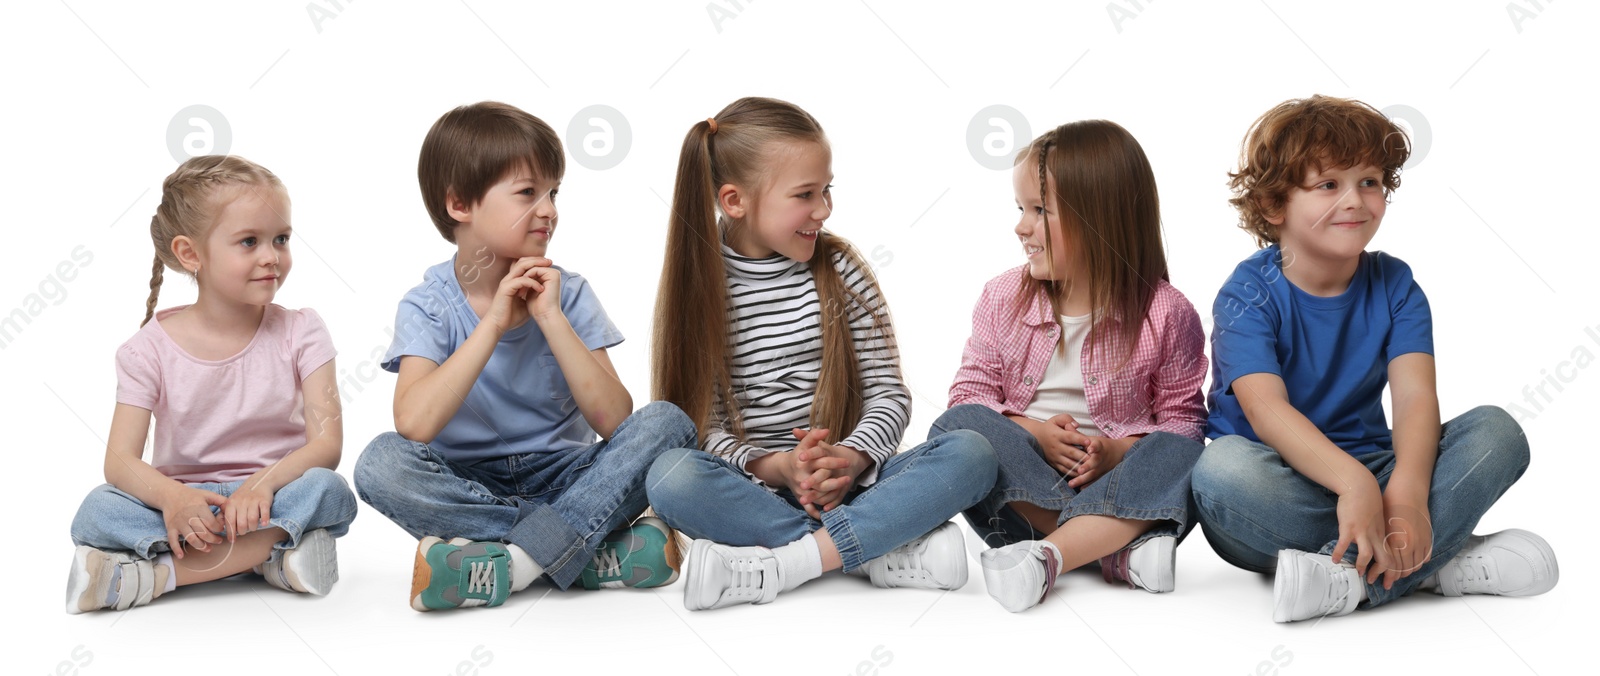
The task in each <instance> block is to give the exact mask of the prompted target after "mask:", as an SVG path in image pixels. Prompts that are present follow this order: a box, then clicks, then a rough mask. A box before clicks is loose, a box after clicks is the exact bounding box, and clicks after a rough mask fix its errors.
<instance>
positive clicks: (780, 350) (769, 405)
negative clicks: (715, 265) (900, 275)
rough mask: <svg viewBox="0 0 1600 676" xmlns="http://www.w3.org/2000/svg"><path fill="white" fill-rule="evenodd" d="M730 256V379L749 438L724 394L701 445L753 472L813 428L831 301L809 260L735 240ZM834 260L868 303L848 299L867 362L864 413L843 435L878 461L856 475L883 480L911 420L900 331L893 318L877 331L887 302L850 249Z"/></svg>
mask: <svg viewBox="0 0 1600 676" xmlns="http://www.w3.org/2000/svg"><path fill="white" fill-rule="evenodd" d="M722 255H723V262H724V264H725V268H726V270H727V280H728V296H729V301H730V305H729V308H728V332H729V337H730V338H731V340H730V345H731V347H732V361H733V371H732V373H731V376H732V381H733V392H734V397H735V399H736V400H737V404H738V407H739V413H740V416H741V418H742V422H743V424H744V438H743V439H741V438H739V437H735V436H733V435H732V434H730V433H729V432H728V431H727V429H726V427H728V425H727V424H726V420H727V416H726V412H725V411H724V410H723V407H722V406H721V402H720V400H719V401H718V402H717V403H716V404H714V406H715V408H716V410H715V411H714V412H713V421H714V423H713V427H712V428H711V429H710V430H708V431H707V434H706V440H705V444H704V445H703V447H702V448H703V449H704V450H705V451H707V452H709V453H712V454H714V455H718V456H721V457H724V458H727V459H728V460H729V461H730V462H732V463H733V464H734V465H736V466H738V467H739V468H740V469H744V468H745V463H748V462H749V461H751V460H754V459H756V458H759V457H761V456H763V455H766V454H768V453H772V452H777V451H788V450H792V449H793V448H794V447H795V444H796V440H795V438H794V434H793V433H792V430H793V429H794V428H797V427H798V428H802V429H804V428H808V427H810V422H809V419H810V413H811V402H812V399H813V397H814V396H815V395H816V390H817V379H818V377H819V376H820V374H821V372H822V312H823V311H824V308H822V307H821V303H820V302H819V301H818V298H817V285H816V281H815V280H814V279H813V278H812V275H811V270H810V268H809V267H808V266H807V264H806V263H802V262H800V261H796V260H793V259H790V258H786V257H784V256H783V255H782V254H773V255H771V256H768V257H766V258H759V259H757V258H745V257H743V256H740V255H738V254H737V253H735V252H734V251H733V250H732V249H730V248H728V246H727V245H723V247H722ZM833 265H834V269H836V270H838V271H839V274H840V275H842V276H843V279H844V283H845V286H847V287H849V288H850V289H852V290H853V291H855V293H856V294H858V295H859V296H860V297H861V299H862V302H863V303H864V304H865V307H864V306H863V305H862V303H856V302H854V301H848V300H846V301H843V302H847V304H848V312H849V317H850V319H849V321H850V333H851V336H852V338H853V339H854V342H855V352H856V355H857V359H858V360H859V361H858V366H857V370H858V371H859V375H860V380H861V392H862V414H861V422H860V423H859V424H857V425H856V428H855V429H854V430H852V431H851V432H850V434H849V435H848V436H845V437H844V438H843V439H842V440H841V441H839V443H840V444H841V445H844V446H849V447H851V448H854V449H856V450H859V451H862V452H864V453H866V454H867V455H868V456H869V457H871V458H872V460H873V465H872V468H871V469H869V470H868V471H867V472H866V473H865V474H863V475H862V476H861V477H860V478H859V479H858V480H857V484H858V485H863V486H865V485H869V484H871V483H872V482H873V481H875V480H876V479H877V475H878V468H879V467H882V466H883V463H884V462H885V461H887V460H888V459H889V457H890V456H892V455H894V453H895V451H896V449H897V448H898V447H899V445H900V438H901V437H902V436H903V435H904V434H905V430H906V426H907V425H908V424H910V422H911V395H910V392H909V391H908V390H907V389H906V386H905V383H904V382H902V381H901V379H900V373H899V369H898V368H897V366H898V365H897V364H896V363H895V360H896V357H895V355H894V354H893V352H892V351H891V350H890V349H889V346H888V342H887V340H886V339H885V337H886V336H892V335H893V333H894V328H893V327H892V326H891V325H889V323H888V321H887V317H885V321H884V322H883V327H882V329H881V330H882V334H880V333H879V332H877V331H875V330H874V329H873V322H872V315H873V310H876V309H877V308H878V307H879V306H880V304H881V303H883V298H882V296H881V295H880V294H879V292H878V289H877V288H876V286H875V285H873V284H872V283H871V282H870V281H869V280H868V278H867V276H866V274H865V271H863V270H861V269H860V268H858V267H857V266H855V265H854V264H853V263H851V262H850V261H849V259H848V258H847V257H845V256H844V255H843V254H838V255H836V256H835V257H834V259H833ZM745 473H746V474H749V470H745ZM751 479H753V480H755V476H754V475H751ZM756 481H757V482H758V483H760V481H759V480H756Z"/></svg>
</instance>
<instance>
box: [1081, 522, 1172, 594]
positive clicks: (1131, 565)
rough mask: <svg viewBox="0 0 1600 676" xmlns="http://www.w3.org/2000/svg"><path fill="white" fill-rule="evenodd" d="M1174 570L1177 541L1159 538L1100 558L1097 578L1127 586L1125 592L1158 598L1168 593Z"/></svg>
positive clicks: (1166, 537) (1167, 536)
mask: <svg viewBox="0 0 1600 676" xmlns="http://www.w3.org/2000/svg"><path fill="white" fill-rule="evenodd" d="M1177 566H1178V538H1177V537H1175V536H1172V535H1161V536H1158V537H1153V538H1150V539H1148V540H1145V541H1144V542H1141V543H1139V544H1138V545H1136V546H1133V547H1123V548H1122V549H1120V550H1118V551H1117V553H1115V554H1111V555H1109V556H1106V557H1102V558H1101V559H1100V575H1101V577H1104V578H1105V580H1106V582H1127V583H1128V588H1129V589H1135V588H1137V589H1143V590H1145V591H1147V592H1150V593H1152V594H1160V593H1164V592H1169V591H1172V589H1173V586H1174V578H1175V575H1174V570H1175V569H1176V568H1177Z"/></svg>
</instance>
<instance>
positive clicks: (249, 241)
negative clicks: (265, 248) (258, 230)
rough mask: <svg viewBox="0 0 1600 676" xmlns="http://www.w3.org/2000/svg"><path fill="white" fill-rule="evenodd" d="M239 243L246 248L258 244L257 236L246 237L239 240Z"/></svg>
mask: <svg viewBox="0 0 1600 676" xmlns="http://www.w3.org/2000/svg"><path fill="white" fill-rule="evenodd" d="M239 243H240V244H243V245H244V246H245V247H246V248H249V247H253V246H255V245H256V238H254V237H246V238H244V239H241V240H239Z"/></svg>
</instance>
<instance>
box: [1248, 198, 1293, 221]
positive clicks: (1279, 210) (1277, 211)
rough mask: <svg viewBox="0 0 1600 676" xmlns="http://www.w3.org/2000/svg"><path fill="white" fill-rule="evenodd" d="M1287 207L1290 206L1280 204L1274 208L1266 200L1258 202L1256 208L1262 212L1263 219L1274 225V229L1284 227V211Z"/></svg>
mask: <svg viewBox="0 0 1600 676" xmlns="http://www.w3.org/2000/svg"><path fill="white" fill-rule="evenodd" d="M1287 206H1288V204H1280V205H1278V206H1276V207H1274V206H1273V205H1271V204H1268V203H1267V200H1265V199H1258V200H1256V208H1257V209H1259V210H1260V211H1261V218H1262V219H1263V220H1265V221H1266V222H1268V223H1270V224H1272V227H1274V228H1281V227H1283V210H1284V208H1285V207H1287Z"/></svg>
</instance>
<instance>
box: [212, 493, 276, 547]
mask: <svg viewBox="0 0 1600 676" xmlns="http://www.w3.org/2000/svg"><path fill="white" fill-rule="evenodd" d="M258 483H259V482H258ZM249 485H250V482H248V481H247V482H245V486H249ZM245 486H241V487H240V489H239V490H237V491H234V493H233V495H231V496H229V497H228V505H227V506H226V507H224V508H223V510H222V521H223V524H224V525H226V526H227V527H228V542H233V541H234V540H237V539H238V537H239V536H240V535H245V534H247V533H253V532H255V531H257V530H260V529H262V528H266V527H267V522H268V521H269V520H271V519H272V492H271V491H268V490H265V489H262V488H259V487H245Z"/></svg>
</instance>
